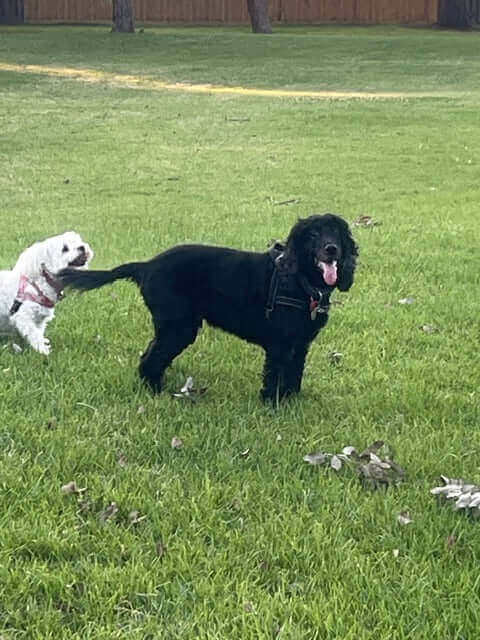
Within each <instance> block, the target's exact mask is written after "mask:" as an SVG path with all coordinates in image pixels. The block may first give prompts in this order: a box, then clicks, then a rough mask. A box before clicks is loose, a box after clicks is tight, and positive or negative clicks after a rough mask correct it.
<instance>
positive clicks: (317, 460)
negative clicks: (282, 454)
mask: <svg viewBox="0 0 480 640" xmlns="http://www.w3.org/2000/svg"><path fill="white" fill-rule="evenodd" d="M329 458H331V455H330V454H328V453H323V452H322V451H318V452H317V453H307V455H306V456H303V460H304V462H308V463H309V464H325V463H326V462H327V460H328V459H329Z"/></svg>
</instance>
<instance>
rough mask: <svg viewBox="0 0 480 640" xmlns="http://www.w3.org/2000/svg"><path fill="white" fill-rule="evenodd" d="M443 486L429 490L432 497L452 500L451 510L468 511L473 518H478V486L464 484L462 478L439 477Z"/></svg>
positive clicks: (479, 500)
mask: <svg viewBox="0 0 480 640" xmlns="http://www.w3.org/2000/svg"><path fill="white" fill-rule="evenodd" d="M440 478H441V480H442V482H443V486H440V487H434V488H433V489H430V493H431V494H432V495H436V496H440V497H443V498H445V499H446V500H454V503H453V508H454V509H455V510H456V511H457V510H460V509H469V510H470V511H469V512H470V513H471V514H472V515H473V516H474V517H476V518H477V517H480V485H476V484H473V483H471V482H465V480H463V478H448V477H447V476H440Z"/></svg>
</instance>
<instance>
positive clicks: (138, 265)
mask: <svg viewBox="0 0 480 640" xmlns="http://www.w3.org/2000/svg"><path fill="white" fill-rule="evenodd" d="M144 273H145V267H144V263H143V262H129V263H127V264H121V265H120V266H119V267H115V269H111V270H110V271H94V270H93V271H92V270H89V271H83V270H82V269H75V268H74V267H67V268H66V269H62V270H61V271H59V272H58V273H57V275H56V277H57V279H58V280H60V282H61V283H62V284H63V286H64V287H71V288H72V289H79V290H80V291H90V289H98V287H103V285H104V284H110V283H111V282H115V280H120V279H122V278H128V279H129V280H133V281H134V282H136V283H137V284H140V283H141V281H142V279H143V275H144Z"/></svg>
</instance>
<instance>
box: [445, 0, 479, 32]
mask: <svg viewBox="0 0 480 640" xmlns="http://www.w3.org/2000/svg"><path fill="white" fill-rule="evenodd" d="M472 23H473V13H472V11H470V3H469V0H439V2H438V24H439V25H440V26H442V27H451V28H452V29H471V27H472Z"/></svg>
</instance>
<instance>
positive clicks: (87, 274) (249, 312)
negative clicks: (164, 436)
mask: <svg viewBox="0 0 480 640" xmlns="http://www.w3.org/2000/svg"><path fill="white" fill-rule="evenodd" d="M357 255H358V251H357V246H356V244H355V242H354V241H353V238H352V236H351V234H350V231H349V228H348V225H347V223H346V222H345V221H344V220H343V219H342V218H339V217H338V216H335V215H332V214H325V215H312V216H310V217H308V218H306V219H304V220H299V221H298V222H297V224H296V225H295V226H294V227H293V228H292V230H291V231H290V235H289V236H288V239H287V241H286V244H285V245H281V244H279V243H278V244H276V245H275V246H274V247H273V248H272V249H271V250H270V251H267V252H265V253H253V252H248V251H237V250H235V249H227V248H221V247H212V246H203V245H180V246H177V247H173V248H172V249H168V250H167V251H165V252H163V253H161V254H160V255H158V256H156V257H155V258H153V259H152V260H150V261H148V262H131V263H128V264H123V265H121V266H119V267H116V268H115V269H112V270H111V271H79V270H77V269H70V268H67V269H63V270H62V271H60V272H59V274H58V276H59V277H60V278H61V281H62V282H63V284H64V285H65V286H70V287H73V288H75V289H81V290H88V289H95V288H97V287H101V286H103V285H104V284H108V283H110V282H113V281H114V280H117V279H119V278H129V279H131V280H133V281H135V282H136V283H137V285H138V286H139V287H140V290H141V292H142V295H143V298H144V300H145V303H146V305H147V307H148V308H149V309H150V312H151V314H152V319H153V325H154V329H155V337H154V338H153V340H152V341H151V342H150V345H149V346H148V348H147V350H146V351H145V353H144V354H143V355H142V357H141V360H140V369H139V370H140V376H141V377H142V378H143V379H144V380H145V381H146V382H147V383H148V384H149V385H150V386H151V387H152V389H153V390H154V391H160V389H161V387H162V378H163V374H164V371H165V369H166V368H167V367H168V365H169V364H170V363H171V362H172V360H173V359H174V358H175V357H176V356H178V355H179V354H180V353H181V352H182V351H183V350H184V349H185V348H186V347H187V346H188V345H190V344H192V343H193V342H194V340H195V338H196V336H197V331H198V329H199V328H200V326H201V324H202V321H203V320H206V321H207V322H208V323H209V324H211V325H213V326H216V327H220V328H221V329H224V330H225V331H228V332H230V333H233V334H234V335H236V336H239V337H240V338H243V339H245V340H248V342H252V343H254V344H258V345H260V346H261V347H263V349H264V350H265V352H266V359H265V365H264V371H263V389H262V392H261V395H262V397H263V398H264V399H267V400H272V401H278V400H279V399H280V398H283V397H284V396H288V395H290V394H292V393H296V392H298V391H300V385H301V382H302V375H303V369H304V365H305V357H306V355H307V352H308V349H309V346H310V343H311V342H312V340H313V339H314V338H315V337H316V335H317V334H318V332H319V331H320V329H321V328H322V327H323V326H325V324H326V323H327V320H328V310H329V306H330V294H331V292H332V291H333V289H334V288H335V287H338V288H339V289H340V290H341V291H347V290H348V289H349V288H350V287H351V286H352V284H353V275H354V271H355V265H356V257H357Z"/></svg>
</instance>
